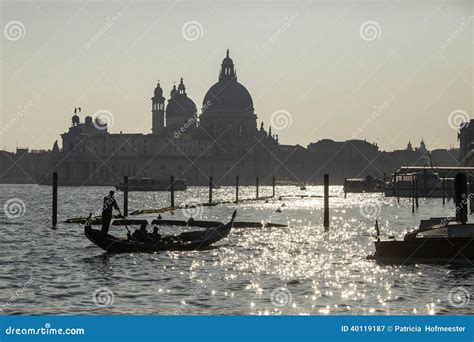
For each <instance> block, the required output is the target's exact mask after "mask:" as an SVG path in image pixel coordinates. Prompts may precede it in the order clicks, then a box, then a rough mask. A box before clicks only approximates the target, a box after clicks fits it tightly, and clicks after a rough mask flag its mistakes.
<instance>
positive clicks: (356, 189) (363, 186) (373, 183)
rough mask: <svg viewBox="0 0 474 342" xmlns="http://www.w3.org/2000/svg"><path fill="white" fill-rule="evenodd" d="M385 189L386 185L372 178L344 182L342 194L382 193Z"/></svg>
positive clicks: (352, 179) (349, 179) (380, 180)
mask: <svg viewBox="0 0 474 342" xmlns="http://www.w3.org/2000/svg"><path fill="white" fill-rule="evenodd" d="M386 187H387V185H386V183H385V182H384V181H383V180H382V179H378V178H373V177H372V176H367V177H365V178H346V179H345V180H344V192H347V193H365V192H384V191H385V189H386Z"/></svg>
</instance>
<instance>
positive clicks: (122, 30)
mask: <svg viewBox="0 0 474 342" xmlns="http://www.w3.org/2000/svg"><path fill="white" fill-rule="evenodd" d="M472 8H473V1H472V0H466V1H456V0H450V1H439V0H433V1H427V0H425V1H415V0H413V1H394V0H391V1H363V0H359V1H337V0H336V1H299V2H297V1H291V2H290V1H232V2H231V1H221V0H219V1H212V0H209V1H133V2H130V1H120V2H112V1H25V2H20V1H2V3H1V24H2V25H1V26H2V33H3V34H2V37H1V39H2V40H1V71H2V75H1V81H2V83H1V99H0V102H1V113H0V149H8V150H14V149H15V147H17V146H19V147H26V146H27V147H30V148H35V149H40V148H47V149H50V148H51V147H52V145H53V143H54V141H55V140H59V141H60V134H61V133H63V132H65V131H66V130H67V129H68V127H69V126H70V122H71V116H72V112H73V109H74V107H79V106H80V107H82V109H83V115H82V117H81V119H82V120H83V117H84V116H85V115H86V114H88V115H92V114H94V113H95V112H97V111H99V110H107V111H110V112H111V113H112V114H113V117H114V125H113V127H112V128H111V131H112V132H119V131H123V132H141V133H150V132H151V112H150V110H151V101H150V98H151V97H152V95H153V89H154V87H155V85H156V82H157V80H160V82H161V85H162V87H163V89H164V91H165V97H166V98H169V91H170V90H171V87H172V85H173V82H174V81H179V78H180V77H181V76H182V77H183V78H184V81H185V84H186V86H187V92H188V95H189V96H190V97H191V98H192V99H193V100H194V102H195V103H196V105H197V107H198V108H201V107H202V99H203V97H204V95H205V93H206V91H207V89H208V88H209V87H210V86H211V85H212V84H213V83H215V82H216V81H217V77H218V71H219V67H220V63H221V61H222V59H223V57H224V56H225V51H226V49H227V48H229V49H230V54H231V57H232V58H233V60H234V62H235V64H236V68H237V75H238V80H239V82H241V83H242V84H243V85H244V86H246V87H247V89H248V90H249V91H250V93H251V95H252V97H253V100H254V106H255V111H256V113H257V115H258V118H259V119H258V120H259V122H260V121H261V120H263V121H264V122H265V127H267V128H268V125H269V124H270V122H271V120H272V113H274V112H275V111H280V110H284V111H286V112H288V113H289V115H290V117H291V124H290V125H289V127H286V128H284V129H281V130H276V129H274V130H273V132H274V133H277V134H278V135H279V137H280V142H281V143H285V144H297V143H298V144H301V145H303V146H306V145H307V144H308V143H310V142H314V141H317V140H319V139H324V138H331V139H334V140H345V139H349V138H351V137H357V138H359V139H367V140H369V141H371V142H376V143H378V144H379V146H380V147H381V149H384V150H392V149H397V148H404V147H405V146H406V144H407V142H408V140H411V141H412V143H413V144H414V145H418V144H419V141H420V140H421V138H424V140H425V142H426V144H427V146H428V148H445V147H449V146H451V145H454V146H457V145H458V142H457V132H456V129H455V128H454V127H455V124H456V123H457V120H459V119H460V118H464V117H468V116H472V115H473V105H472V98H473V95H474V90H473V61H474V59H473V50H472V48H473V42H474V40H473V30H474V29H473V26H474V17H472V15H473V9H472ZM453 112H454V113H453ZM450 113H453V114H451V115H450Z"/></svg>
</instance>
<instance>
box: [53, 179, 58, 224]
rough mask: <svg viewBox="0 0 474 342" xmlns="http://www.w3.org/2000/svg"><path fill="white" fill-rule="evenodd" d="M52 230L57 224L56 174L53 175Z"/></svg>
mask: <svg viewBox="0 0 474 342" xmlns="http://www.w3.org/2000/svg"><path fill="white" fill-rule="evenodd" d="M52 214H53V220H52V222H53V228H56V225H57V224H58V173H57V172H54V173H53V213H52Z"/></svg>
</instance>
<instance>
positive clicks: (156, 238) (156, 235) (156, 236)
mask: <svg viewBox="0 0 474 342" xmlns="http://www.w3.org/2000/svg"><path fill="white" fill-rule="evenodd" d="M152 238H153V242H154V243H158V242H159V241H160V240H161V234H160V233H158V227H157V226H154V227H153V234H152Z"/></svg>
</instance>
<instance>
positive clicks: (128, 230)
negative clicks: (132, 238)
mask: <svg viewBox="0 0 474 342" xmlns="http://www.w3.org/2000/svg"><path fill="white" fill-rule="evenodd" d="M118 212H119V214H120V216H122V220H123V224H124V225H125V228H127V232H129V233H131V232H130V229H128V226H127V218H126V217H125V216H123V215H122V212H121V211H120V209H119V210H118ZM124 218H125V219H124Z"/></svg>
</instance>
